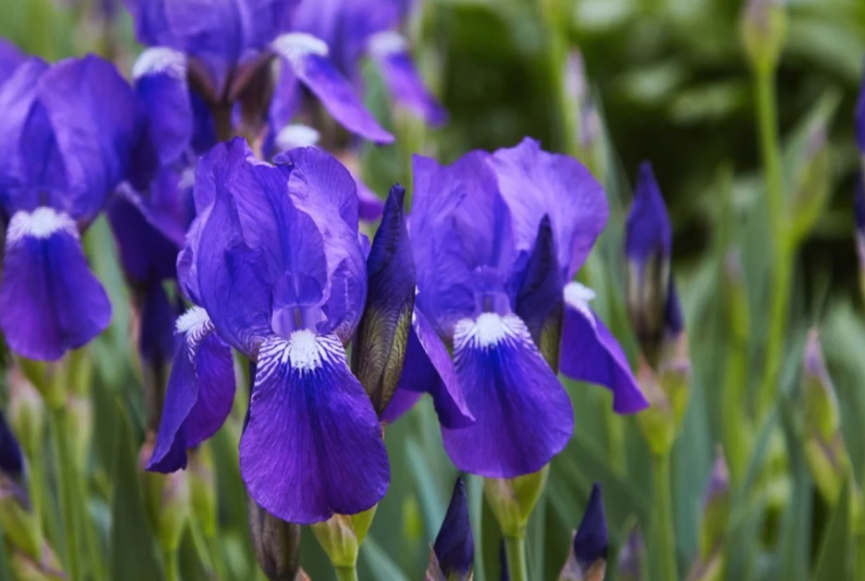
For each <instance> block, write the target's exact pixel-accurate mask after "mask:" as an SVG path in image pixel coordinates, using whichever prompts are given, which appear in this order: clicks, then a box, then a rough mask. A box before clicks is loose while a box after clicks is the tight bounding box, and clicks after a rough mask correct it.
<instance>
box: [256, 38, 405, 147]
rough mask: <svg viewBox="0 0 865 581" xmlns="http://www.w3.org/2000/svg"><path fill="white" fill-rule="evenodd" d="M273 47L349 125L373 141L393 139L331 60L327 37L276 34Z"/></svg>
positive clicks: (349, 127)
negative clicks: (326, 41)
mask: <svg viewBox="0 0 865 581" xmlns="http://www.w3.org/2000/svg"><path fill="white" fill-rule="evenodd" d="M273 49H274V50H275V51H276V52H277V54H279V55H280V56H282V57H283V58H284V59H285V62H286V63H288V66H289V67H290V68H291V70H292V71H293V72H294V74H295V75H296V76H297V78H298V80H299V81H300V82H301V83H303V84H304V85H305V86H306V87H307V88H308V89H309V90H310V91H312V92H313V93H315V96H316V97H318V98H319V99H320V100H321V102H322V103H323V104H324V106H325V108H326V109H327V110H328V112H329V113H330V114H331V115H332V116H333V118H334V119H336V120H337V121H339V122H340V123H341V124H342V125H343V126H344V127H345V128H346V129H348V130H349V131H351V132H352V133H355V134H357V135H360V136H361V137H364V138H366V139H369V140H370V141H372V142H374V143H378V144H385V143H391V142H392V141H393V135H391V134H390V133H388V132H387V131H385V130H384V129H382V127H381V125H379V124H378V122H377V121H376V120H375V118H374V117H373V116H372V114H371V113H370V112H369V111H368V110H367V109H366V107H364V105H363V103H362V102H361V100H360V99H359V98H358V96H357V95H356V94H355V93H354V90H353V89H352V86H351V84H350V83H349V82H348V81H347V80H346V79H345V77H343V76H342V75H341V74H340V72H339V71H338V70H337V68H336V67H335V66H334V64H333V63H332V62H331V61H330V59H329V58H328V48H327V44H325V42H324V41H322V40H320V39H318V38H316V37H314V36H312V35H311V34H306V33H301V32H292V33H289V34H284V35H282V36H280V37H279V38H277V39H276V40H275V41H274V43H273Z"/></svg>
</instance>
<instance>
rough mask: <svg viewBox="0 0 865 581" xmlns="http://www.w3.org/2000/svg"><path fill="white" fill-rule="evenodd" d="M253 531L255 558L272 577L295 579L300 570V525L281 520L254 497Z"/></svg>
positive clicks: (277, 580)
mask: <svg viewBox="0 0 865 581" xmlns="http://www.w3.org/2000/svg"><path fill="white" fill-rule="evenodd" d="M247 510H248V519H249V534H250V538H251V539H252V546H253V548H254V549H255V558H256V560H257V561H258V564H259V566H260V567H261V569H262V571H264V574H265V575H267V578H268V579H269V580H270V581H295V578H296V577H297V575H298V571H299V570H300V526H299V525H296V524H292V523H287V522H285V521H283V520H280V519H278V518H276V517H275V516H273V515H272V514H270V513H269V512H267V511H266V510H264V509H263V508H261V507H260V506H259V505H258V503H256V502H255V501H254V500H252V499H251V498H250V499H249V500H248V501H247Z"/></svg>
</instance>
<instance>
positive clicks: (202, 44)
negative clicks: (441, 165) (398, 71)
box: [125, 0, 393, 143]
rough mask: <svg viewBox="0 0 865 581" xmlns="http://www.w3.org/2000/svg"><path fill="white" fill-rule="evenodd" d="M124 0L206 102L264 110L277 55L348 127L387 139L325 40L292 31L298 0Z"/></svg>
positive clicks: (144, 33) (141, 32)
mask: <svg viewBox="0 0 865 581" xmlns="http://www.w3.org/2000/svg"><path fill="white" fill-rule="evenodd" d="M125 3H126V5H127V7H128V8H129V10H130V12H132V15H133V18H134V19H135V23H136V32H137V35H138V38H139V40H140V41H141V42H143V43H145V44H148V45H150V46H161V47H168V48H172V49H174V50H177V51H180V52H182V53H184V54H185V55H187V56H188V58H189V62H188V72H189V77H190V83H191V85H192V86H193V87H194V88H195V90H196V91H197V92H198V93H199V94H200V95H201V96H202V97H203V98H204V99H205V101H206V102H207V103H208V104H210V105H211V106H219V105H226V104H227V105H231V104H233V103H235V102H237V101H241V102H242V103H247V104H248V103H252V105H253V108H254V109H256V110H261V109H263V113H264V114H266V111H267V107H268V106H269V104H270V98H269V95H270V93H271V92H272V91H273V87H274V84H275V83H276V82H277V80H275V79H273V78H272V76H271V75H272V67H271V66H270V65H271V61H272V59H273V58H274V57H277V56H278V57H281V61H282V63H283V69H284V70H283V72H282V75H283V77H285V79H286V82H288V83H293V82H295V81H299V82H300V83H301V84H303V85H304V86H305V87H306V88H307V89H309V90H310V91H311V92H313V93H314V94H315V95H316V96H317V97H318V98H319V100H321V102H322V103H323V104H324V106H325V107H326V108H327V110H328V111H329V112H330V114H331V115H332V116H333V117H334V119H336V120H337V121H339V122H340V123H341V124H342V125H343V126H345V127H346V128H347V129H348V130H349V131H352V132H353V133H356V134H358V135H360V136H362V137H364V138H366V139H369V140H371V141H374V142H376V143H389V142H391V141H393V136H391V135H390V134H389V133H388V132H387V131H385V130H384V129H382V128H381V126H380V125H379V124H378V123H377V122H376V120H375V118H373V116H372V115H371V114H370V113H369V111H368V110H367V109H366V108H365V107H364V106H363V103H362V102H361V100H360V99H359V98H358V97H357V95H356V94H355V93H354V90H353V89H352V87H351V84H350V83H349V82H348V81H347V80H346V79H345V77H343V76H342V75H341V74H340V73H339V71H338V70H337V68H336V67H335V65H334V64H333V63H332V62H331V61H330V60H329V59H328V53H329V49H328V46H327V44H326V43H325V42H324V41H323V40H321V39H319V38H316V37H314V36H312V35H310V34H307V33H301V32H295V28H294V27H293V22H294V20H293V16H294V10H295V5H296V3H297V2H296V0H238V1H231V2H225V1H221V0H125ZM280 82H282V81H280ZM250 92H251V93H252V94H250ZM229 111H230V109H229ZM261 113H262V112H259V113H258V114H261ZM286 121H287V119H286ZM282 125H284V123H283V124H280V125H277V126H276V127H279V128H281V127H282Z"/></svg>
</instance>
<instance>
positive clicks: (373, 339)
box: [352, 185, 416, 415]
mask: <svg viewBox="0 0 865 581" xmlns="http://www.w3.org/2000/svg"><path fill="white" fill-rule="evenodd" d="M404 200H405V188H403V187H401V186H399V185H395V186H394V187H392V188H391V190H390V194H389V195H388V199H387V203H386V204H385V208H384V215H383V216H382V220H381V225H380V226H379V228H378V232H376V235H375V238H374V239H373V242H372V248H371V249H370V252H369V258H367V263H366V265H367V281H368V282H367V284H368V286H367V289H368V290H367V299H366V307H365V309H364V313H363V317H362V318H361V321H360V325H359V327H358V330H357V333H356V335H355V339H354V346H353V348H352V370H353V371H354V373H355V375H356V376H357V378H358V379H359V380H360V382H361V384H362V385H363V387H364V389H366V392H367V393H368V394H369V397H370V399H371V400H372V403H373V407H375V410H376V412H377V413H378V414H379V415H381V413H382V412H383V411H384V409H385V408H386V407H387V404H388V402H390V399H391V397H392V396H393V392H394V390H395V389H396V385H397V382H398V381H399V377H400V374H401V373H402V367H403V361H404V360H405V351H406V346H407V344H408V336H409V328H410V326H411V316H412V311H413V310H414V297H415V285H416V277H415V265H414V258H413V257H412V250H411V246H410V245H409V239H408V228H407V227H406V216H405V211H404V208H403V203H404Z"/></svg>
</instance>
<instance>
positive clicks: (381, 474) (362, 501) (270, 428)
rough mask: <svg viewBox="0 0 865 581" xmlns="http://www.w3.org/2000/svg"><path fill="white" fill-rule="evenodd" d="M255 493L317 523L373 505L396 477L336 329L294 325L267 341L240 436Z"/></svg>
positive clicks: (288, 516)
mask: <svg viewBox="0 0 865 581" xmlns="http://www.w3.org/2000/svg"><path fill="white" fill-rule="evenodd" d="M240 469H241V473H242V475H243V479H244V482H246V487H247V490H248V491H249V494H250V496H251V497H252V498H253V499H254V500H255V501H256V502H257V503H258V504H259V505H261V506H262V507H263V508H265V509H266V510H267V511H268V512H270V513H271V514H273V515H274V516H277V517H279V518H281V519H283V520H285V521H289V522H295V523H299V524H311V523H314V522H319V521H323V520H326V519H328V518H329V517H330V516H331V515H333V514H335V513H338V514H356V513H358V512H362V511H364V510H367V509H369V508H371V507H372V506H374V505H375V504H376V503H377V502H378V501H379V500H381V499H382V497H383V496H384V494H385V492H386V490H387V486H388V482H389V481H390V467H389V464H388V459H387V451H386V450H385V447H384V442H383V441H382V432H381V426H380V425H379V423H378V418H377V417H376V413H375V410H374V409H373V408H372V405H371V404H370V402H369V398H368V396H367V395H366V392H365V391H364V389H363V387H362V386H361V385H360V382H358V380H357V379H356V378H355V377H354V376H353V375H352V374H351V371H350V370H349V368H348V365H347V363H346V360H345V352H344V351H343V347H342V343H341V342H340V340H339V338H338V337H336V336H335V335H327V336H316V335H315V334H313V333H312V332H311V331H308V330H300V331H295V332H294V333H293V334H292V335H291V337H290V338H289V339H288V340H285V339H282V338H280V337H270V338H269V339H267V340H266V341H265V342H264V344H262V346H261V350H260V351H259V356H258V366H257V371H256V376H255V386H254V388H253V392H252V399H251V402H250V412H249V423H248V425H247V427H246V431H245V432H244V434H243V437H242V438H241V442H240Z"/></svg>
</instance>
